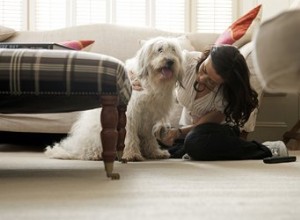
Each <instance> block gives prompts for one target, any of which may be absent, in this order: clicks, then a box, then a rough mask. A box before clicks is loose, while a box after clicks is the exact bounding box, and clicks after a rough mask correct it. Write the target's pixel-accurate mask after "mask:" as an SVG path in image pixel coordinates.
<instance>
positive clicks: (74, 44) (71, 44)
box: [58, 40, 95, 50]
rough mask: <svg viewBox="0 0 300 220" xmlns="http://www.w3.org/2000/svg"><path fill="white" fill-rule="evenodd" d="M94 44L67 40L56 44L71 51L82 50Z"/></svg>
mask: <svg viewBox="0 0 300 220" xmlns="http://www.w3.org/2000/svg"><path fill="white" fill-rule="evenodd" d="M94 42H95V41H94V40H69V41H63V42H59V43H58V44H60V45H62V46H65V47H68V48H71V49H73V50H82V49H84V48H85V47H87V46H89V45H91V44H92V43H94Z"/></svg>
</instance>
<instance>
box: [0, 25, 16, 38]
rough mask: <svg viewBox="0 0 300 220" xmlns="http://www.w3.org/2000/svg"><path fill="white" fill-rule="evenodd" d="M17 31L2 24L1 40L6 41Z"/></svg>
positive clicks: (0, 27) (0, 28) (0, 30)
mask: <svg viewBox="0 0 300 220" xmlns="http://www.w3.org/2000/svg"><path fill="white" fill-rule="evenodd" d="M15 32H16V31H15V30H14V29H12V28H8V27H4V26H1V25H0V41H4V40H6V39H7V38H9V37H11V36H12V35H13V34H14V33H15Z"/></svg>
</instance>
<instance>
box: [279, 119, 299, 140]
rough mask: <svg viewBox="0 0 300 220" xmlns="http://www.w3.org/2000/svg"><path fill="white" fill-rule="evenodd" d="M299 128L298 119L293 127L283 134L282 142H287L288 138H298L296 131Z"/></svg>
mask: <svg viewBox="0 0 300 220" xmlns="http://www.w3.org/2000/svg"><path fill="white" fill-rule="evenodd" d="M299 129H300V120H299V121H298V122H297V123H296V124H295V125H294V127H293V128H292V129H291V130H289V131H287V132H285V133H284V134H283V142H284V143H285V144H287V143H288V142H289V140H290V139H295V140H300V132H298V130H299Z"/></svg>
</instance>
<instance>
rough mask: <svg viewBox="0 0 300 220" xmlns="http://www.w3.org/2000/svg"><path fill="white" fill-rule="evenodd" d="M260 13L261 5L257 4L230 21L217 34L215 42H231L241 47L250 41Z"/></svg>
mask: <svg viewBox="0 0 300 220" xmlns="http://www.w3.org/2000/svg"><path fill="white" fill-rule="evenodd" d="M261 14H262V5H258V6H257V7H255V8H253V9H252V10H250V11H249V12H248V13H246V14H245V15H243V16H242V17H240V18H239V19H237V20H236V21H235V22H234V23H232V24H231V25H230V26H229V27H228V28H227V29H226V30H225V31H224V32H223V33H222V34H221V35H220V36H219V38H218V39H217V40H216V42H215V44H233V45H235V46H237V47H241V46H243V45H244V44H246V43H248V42H250V41H251V38H252V34H253V32H254V30H255V29H256V28H258V27H259V24H260V21H261Z"/></svg>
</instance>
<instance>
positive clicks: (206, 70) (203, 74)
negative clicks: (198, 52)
mask: <svg viewBox="0 0 300 220" xmlns="http://www.w3.org/2000/svg"><path fill="white" fill-rule="evenodd" d="M197 76H198V78H197V81H198V82H199V83H201V84H205V85H206V87H207V88H208V89H210V90H213V89H214V88H215V87H216V86H219V85H221V84H222V83H223V79H222V77H221V76H220V75H219V74H218V73H217V71H216V70H215V69H214V68H213V65H212V61H211V57H210V56H208V57H207V59H206V60H204V62H203V63H202V64H201V65H200V68H199V71H198V75H197Z"/></svg>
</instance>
